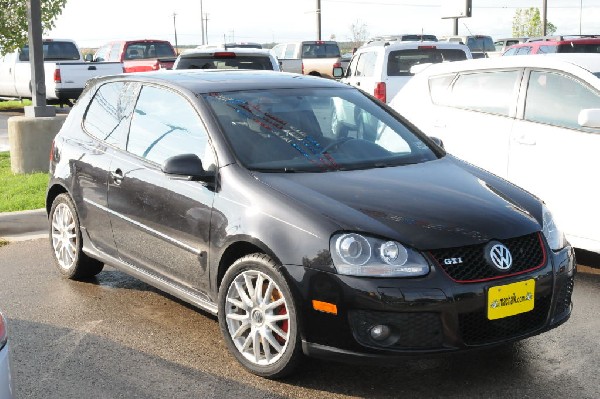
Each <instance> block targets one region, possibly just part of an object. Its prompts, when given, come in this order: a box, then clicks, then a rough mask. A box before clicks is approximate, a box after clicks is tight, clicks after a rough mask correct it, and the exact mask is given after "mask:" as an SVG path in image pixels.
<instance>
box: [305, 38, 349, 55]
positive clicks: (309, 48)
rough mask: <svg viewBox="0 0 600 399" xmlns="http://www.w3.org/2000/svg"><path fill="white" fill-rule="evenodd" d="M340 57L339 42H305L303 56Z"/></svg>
mask: <svg viewBox="0 0 600 399" xmlns="http://www.w3.org/2000/svg"><path fill="white" fill-rule="evenodd" d="M337 57H340V48H339V47H338V45H337V43H318V42H315V43H304V44H303V45H302V58H337Z"/></svg>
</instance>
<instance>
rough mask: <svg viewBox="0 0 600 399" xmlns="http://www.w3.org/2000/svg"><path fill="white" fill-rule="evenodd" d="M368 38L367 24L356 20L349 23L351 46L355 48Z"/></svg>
mask: <svg viewBox="0 0 600 399" xmlns="http://www.w3.org/2000/svg"><path fill="white" fill-rule="evenodd" d="M368 38H369V31H368V30H367V25H366V24H364V23H362V22H360V21H358V20H356V21H354V23H353V24H352V25H350V41H351V42H352V47H354V48H357V47H360V46H362V45H363V43H364V42H366V41H367V39H368Z"/></svg>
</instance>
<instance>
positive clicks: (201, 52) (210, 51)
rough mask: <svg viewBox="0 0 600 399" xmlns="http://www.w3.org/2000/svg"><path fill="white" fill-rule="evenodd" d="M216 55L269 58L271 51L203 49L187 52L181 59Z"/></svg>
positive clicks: (256, 49) (238, 48) (237, 48)
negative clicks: (256, 55)
mask: <svg viewBox="0 0 600 399" xmlns="http://www.w3.org/2000/svg"><path fill="white" fill-rule="evenodd" d="M214 53H235V54H258V55H265V56H267V57H269V56H270V55H271V51H270V50H267V49H258V48H241V47H236V48H228V49H224V48H222V47H221V48H203V49H190V50H186V51H184V52H183V53H182V54H181V58H187V57H194V56H198V55H213V54H214Z"/></svg>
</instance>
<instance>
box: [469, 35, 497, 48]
mask: <svg viewBox="0 0 600 399" xmlns="http://www.w3.org/2000/svg"><path fill="white" fill-rule="evenodd" d="M467 46H468V47H469V48H470V49H471V51H484V52H488V51H496V47H495V46H494V41H493V40H492V38H491V37H489V36H475V37H470V38H468V40H467Z"/></svg>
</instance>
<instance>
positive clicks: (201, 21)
mask: <svg viewBox="0 0 600 399" xmlns="http://www.w3.org/2000/svg"><path fill="white" fill-rule="evenodd" d="M200 29H202V44H204V13H203V12H202V0H200Z"/></svg>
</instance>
